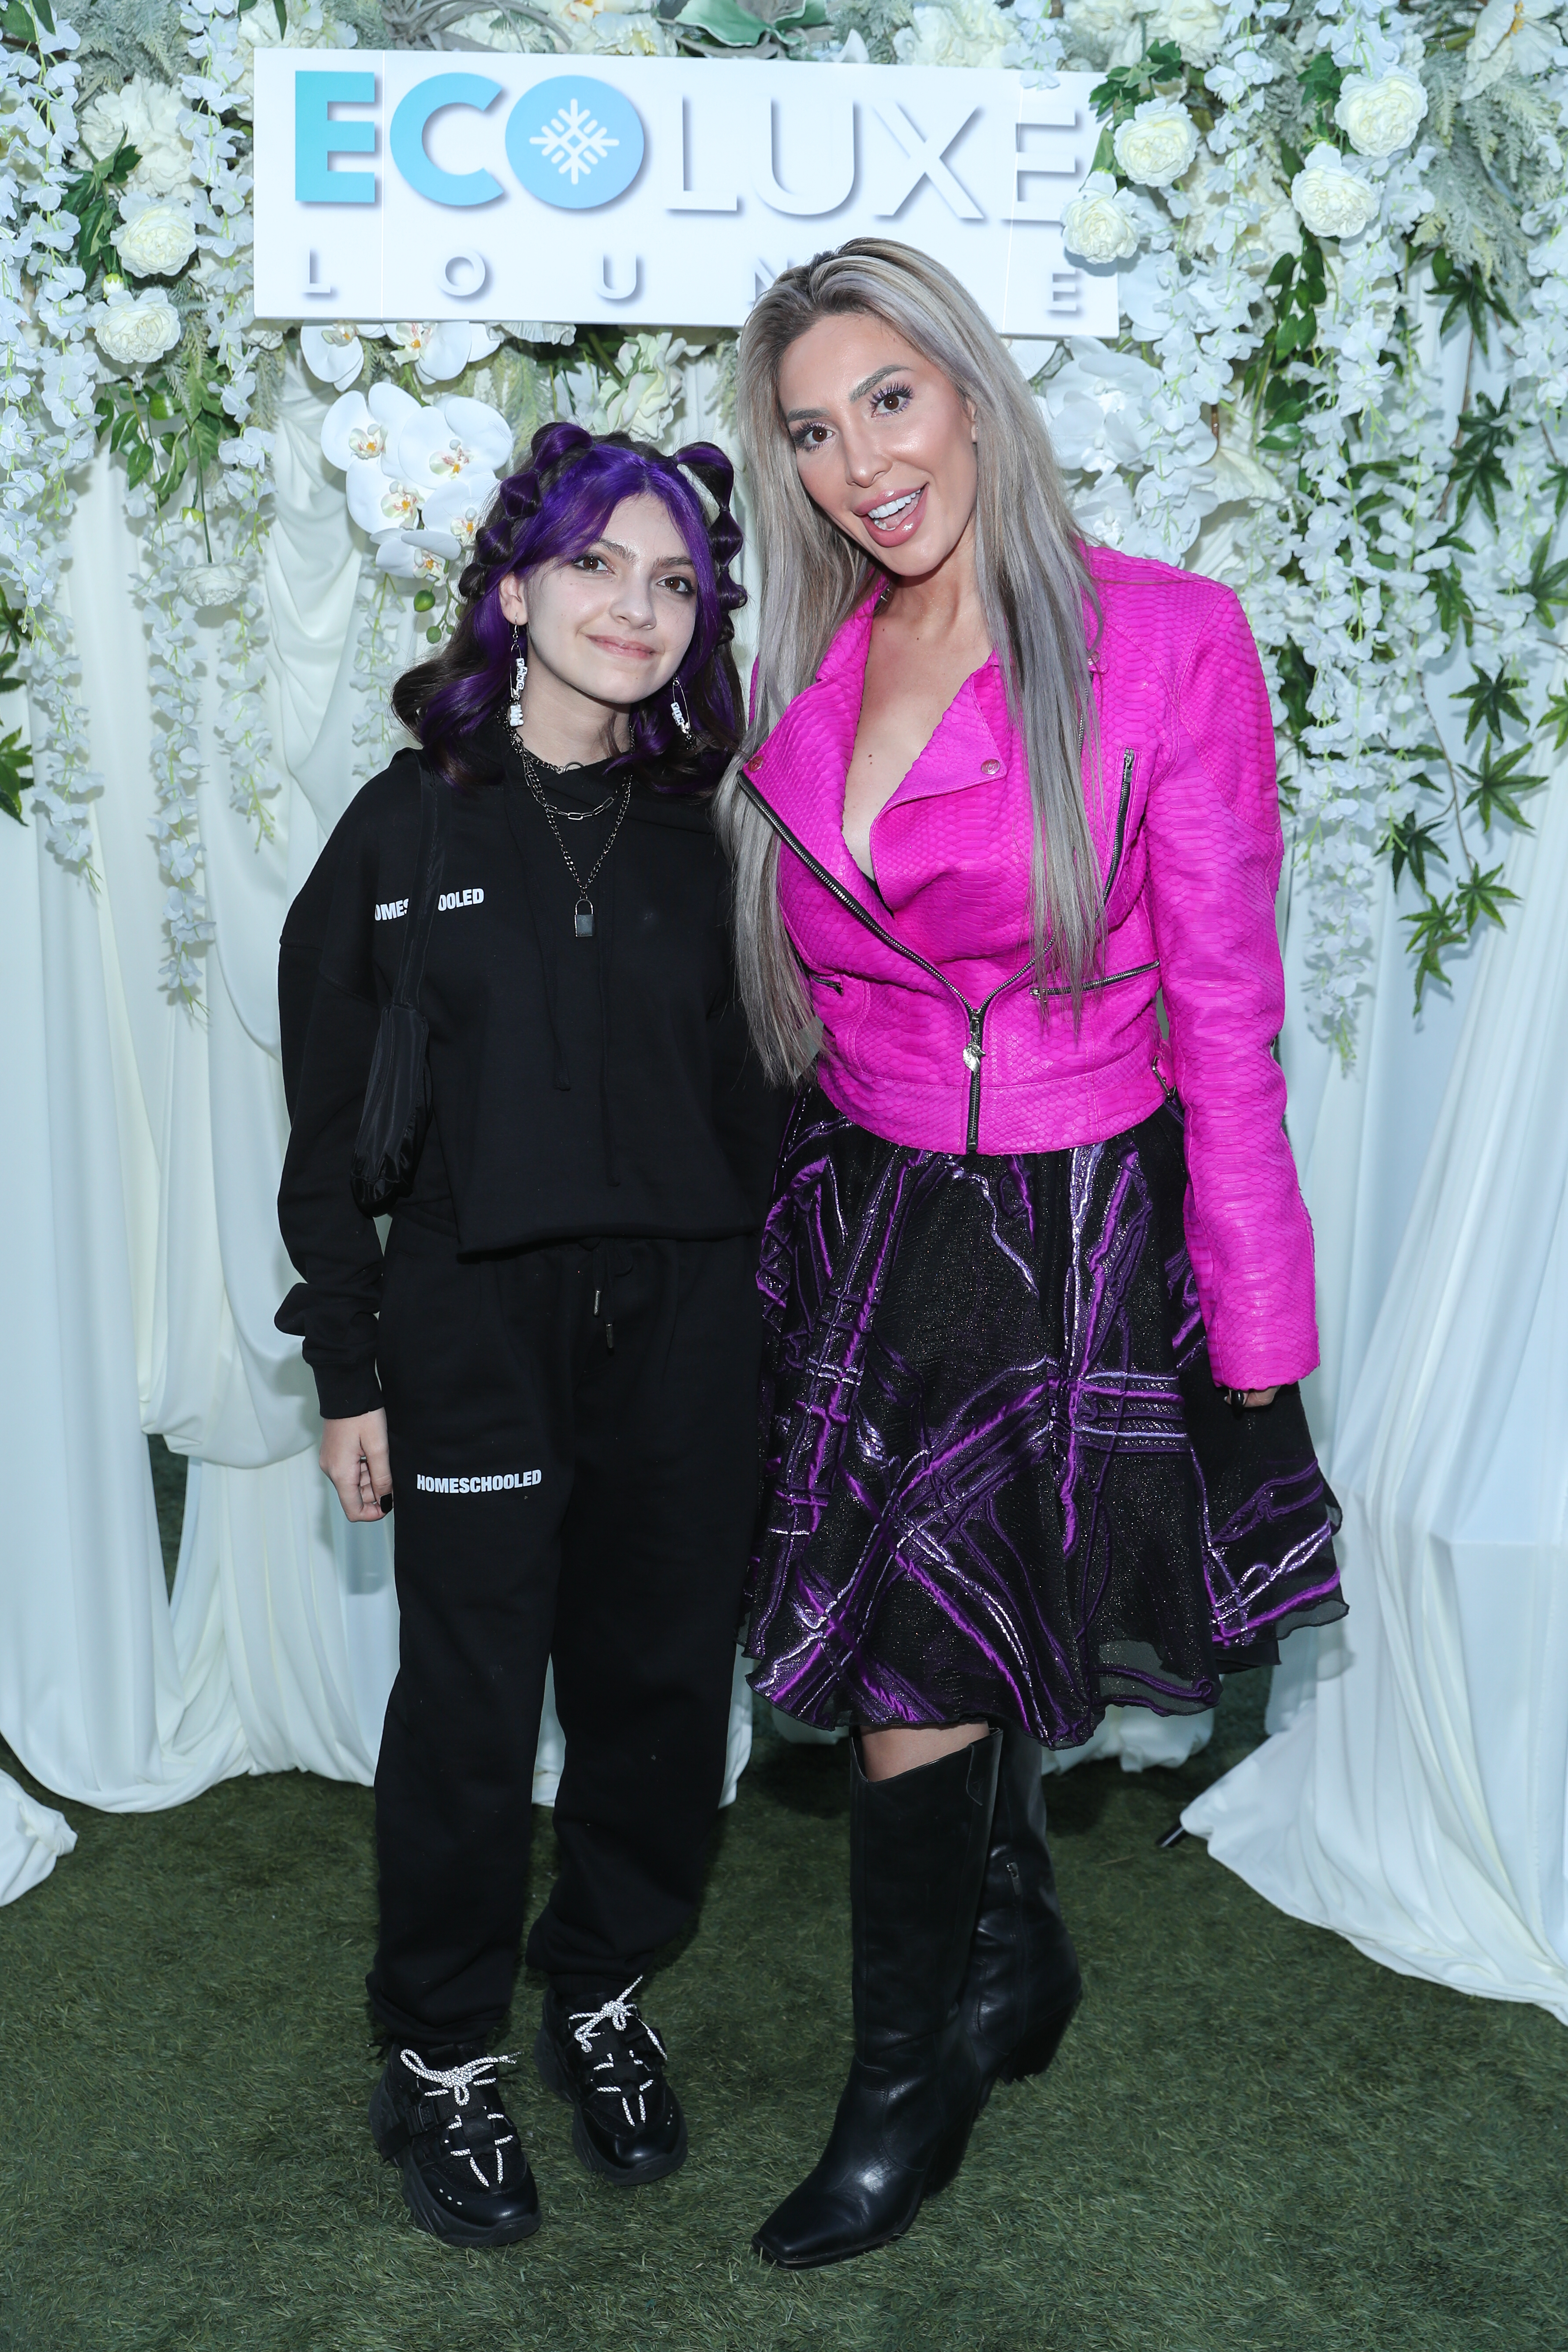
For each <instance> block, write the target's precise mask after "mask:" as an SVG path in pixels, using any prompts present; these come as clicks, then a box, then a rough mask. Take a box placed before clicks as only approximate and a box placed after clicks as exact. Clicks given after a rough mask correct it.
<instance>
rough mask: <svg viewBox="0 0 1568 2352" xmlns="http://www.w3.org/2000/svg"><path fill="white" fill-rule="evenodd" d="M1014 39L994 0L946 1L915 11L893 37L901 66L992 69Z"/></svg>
mask: <svg viewBox="0 0 1568 2352" xmlns="http://www.w3.org/2000/svg"><path fill="white" fill-rule="evenodd" d="M1013 38H1014V27H1013V26H1012V25H1011V24H1010V23H1009V21H1008V19H1007V17H1005V16H1004V15H1003V14H1002V11H1001V9H1000V8H998V7H997V6H996V5H995V0H949V5H944V6H941V7H934V6H933V7H923V8H916V9H915V11H914V13H913V15H912V16H911V18H910V22H909V24H907V25H904V26H900V29H899V30H898V31H897V32H896V33H895V34H894V35H893V54H894V56H895V57H896V58H898V60H899V63H900V65H901V66H995V65H1000V64H1001V62H1002V59H1003V56H1004V54H1005V51H1006V50H1007V49H1008V48H1009V47H1011V45H1012V42H1013Z"/></svg>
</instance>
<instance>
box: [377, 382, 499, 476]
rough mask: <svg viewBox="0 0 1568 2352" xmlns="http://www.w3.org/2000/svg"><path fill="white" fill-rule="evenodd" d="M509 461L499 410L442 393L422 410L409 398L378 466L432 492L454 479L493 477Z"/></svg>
mask: <svg viewBox="0 0 1568 2352" xmlns="http://www.w3.org/2000/svg"><path fill="white" fill-rule="evenodd" d="M371 396H372V399H373V400H374V388H373V391H372V395H371ZM510 461H511V427H510V425H509V424H508V423H507V421H506V418H505V417H504V416H503V415H501V413H500V409H499V408H492V407H491V406H490V404H489V401H485V400H466V399H464V398H463V396H462V395H461V394H457V393H448V394H447V396H446V398H445V399H442V400H437V401H436V402H435V403H434V404H432V405H431V406H430V407H428V408H426V407H423V406H422V405H421V404H420V403H419V402H418V401H410V402H409V404H408V407H407V409H406V410H405V411H403V412H402V413H401V414H400V415H399V418H398V421H397V423H396V425H395V426H394V427H393V429H392V431H391V434H390V436H389V439H388V442H387V448H386V454H385V456H384V458H383V459H382V466H383V468H384V471H385V472H386V473H388V474H393V475H395V476H396V477H397V478H398V479H400V480H402V481H407V482H415V483H417V484H418V485H419V486H420V487H421V488H422V489H427V490H436V489H440V488H445V487H446V486H447V484H449V483H451V482H455V481H457V480H458V478H459V477H467V476H469V475H474V474H480V473H485V474H489V476H490V477H491V478H494V477H495V476H497V475H499V474H502V473H504V472H505V471H506V469H507V467H508V466H509V465H510Z"/></svg>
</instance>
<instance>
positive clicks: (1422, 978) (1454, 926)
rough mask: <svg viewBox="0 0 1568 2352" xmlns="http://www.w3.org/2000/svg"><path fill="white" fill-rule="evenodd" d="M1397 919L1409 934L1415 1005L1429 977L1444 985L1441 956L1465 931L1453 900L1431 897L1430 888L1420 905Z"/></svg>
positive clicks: (1462, 939) (1462, 941) (1459, 945)
mask: <svg viewBox="0 0 1568 2352" xmlns="http://www.w3.org/2000/svg"><path fill="white" fill-rule="evenodd" d="M1400 919H1401V921H1402V922H1403V923H1404V924H1405V928H1406V929H1408V931H1409V933H1410V937H1409V940H1407V942H1406V946H1407V948H1408V950H1409V952H1410V953H1411V954H1412V955H1413V956H1414V957H1415V1003H1416V1006H1417V1008H1419V1006H1420V1003H1421V992H1422V990H1423V989H1424V988H1425V986H1426V982H1428V981H1429V980H1435V981H1436V982H1438V984H1439V985H1440V986H1446V985H1447V978H1448V975H1447V972H1446V971H1444V969H1443V958H1444V957H1445V956H1446V955H1447V952H1448V950H1450V948H1462V947H1463V946H1464V944H1465V942H1466V940H1468V938H1469V932H1468V930H1467V929H1465V926H1464V924H1463V923H1462V922H1461V921H1460V919H1459V916H1458V908H1457V907H1456V906H1455V903H1454V900H1453V899H1452V898H1434V897H1433V896H1432V894H1431V892H1430V891H1428V892H1427V893H1426V903H1425V904H1424V905H1423V906H1420V907H1418V908H1416V910H1415V913H1414V914H1413V915H1405V916H1402V917H1401V918H1400Z"/></svg>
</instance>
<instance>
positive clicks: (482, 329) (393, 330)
mask: <svg viewBox="0 0 1568 2352" xmlns="http://www.w3.org/2000/svg"><path fill="white" fill-rule="evenodd" d="M365 331H366V330H364V329H363V328H362V329H361V332H362V334H363V333H364V332H365ZM380 331H381V332H382V333H383V334H384V335H385V336H386V338H387V340H388V341H389V342H390V343H391V345H392V356H393V358H394V359H395V360H396V361H397V362H398V363H399V365H400V366H403V367H412V368H413V370H414V373H415V374H416V376H417V377H418V378H419V381H420V383H450V382H451V380H452V378H453V377H454V376H455V375H461V374H462V373H463V370H464V369H465V368H466V367H471V366H472V365H473V364H474V362H475V361H476V360H482V359H488V358H489V355H490V353H491V352H493V351H494V350H495V349H496V348H497V346H498V345H499V344H500V335H498V334H497V332H496V331H495V329H494V328H493V327H488V326H482V325H479V324H476V323H474V322H472V321H470V320H468V319H395V320H388V321H387V323H386V325H385V326H384V328H382V329H381V330H380Z"/></svg>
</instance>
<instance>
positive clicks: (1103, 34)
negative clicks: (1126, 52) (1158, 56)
mask: <svg viewBox="0 0 1568 2352" xmlns="http://www.w3.org/2000/svg"><path fill="white" fill-rule="evenodd" d="M1147 5H1148V0H1142V5H1141V0H1066V5H1065V6H1064V8H1063V10H1062V22H1063V23H1064V24H1065V25H1066V26H1067V28H1068V34H1069V36H1070V37H1071V39H1072V41H1073V42H1074V43H1075V44H1077V45H1078V46H1079V47H1082V48H1087V49H1088V50H1089V53H1090V55H1091V56H1095V57H1098V58H1100V60H1101V61H1102V62H1103V63H1105V64H1107V65H1109V64H1110V63H1112V62H1113V61H1114V59H1115V58H1116V57H1117V56H1118V55H1119V53H1120V52H1121V50H1123V49H1130V50H1131V56H1132V57H1136V56H1137V54H1138V52H1139V50H1140V48H1141V47H1142V36H1141V35H1140V33H1139V32H1138V31H1137V29H1136V27H1137V24H1138V19H1139V18H1140V16H1142V15H1143V14H1144V13H1145V11H1146V8H1147Z"/></svg>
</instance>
